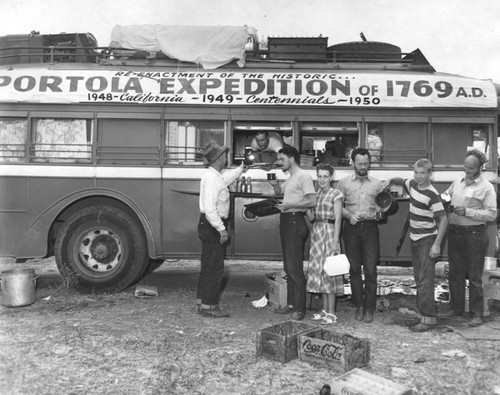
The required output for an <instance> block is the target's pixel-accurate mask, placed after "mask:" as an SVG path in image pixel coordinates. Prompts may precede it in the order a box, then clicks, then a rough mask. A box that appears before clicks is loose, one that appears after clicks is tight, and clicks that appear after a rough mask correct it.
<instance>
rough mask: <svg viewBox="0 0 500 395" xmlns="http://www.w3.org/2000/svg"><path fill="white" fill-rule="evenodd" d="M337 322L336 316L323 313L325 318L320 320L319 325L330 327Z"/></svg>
mask: <svg viewBox="0 0 500 395" xmlns="http://www.w3.org/2000/svg"><path fill="white" fill-rule="evenodd" d="M336 322H337V316H336V315H335V314H332V313H325V316H324V317H323V319H322V320H321V322H320V324H321V325H332V324H335V323H336Z"/></svg>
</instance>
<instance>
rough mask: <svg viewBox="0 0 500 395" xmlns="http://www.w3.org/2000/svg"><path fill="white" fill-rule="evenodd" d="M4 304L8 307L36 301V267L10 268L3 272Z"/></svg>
mask: <svg viewBox="0 0 500 395" xmlns="http://www.w3.org/2000/svg"><path fill="white" fill-rule="evenodd" d="M1 280H2V304H3V305H4V306H7V307H20V306H28V305H30V304H33V303H35V285H36V277H35V269H10V270H6V271H4V272H2V273H1Z"/></svg>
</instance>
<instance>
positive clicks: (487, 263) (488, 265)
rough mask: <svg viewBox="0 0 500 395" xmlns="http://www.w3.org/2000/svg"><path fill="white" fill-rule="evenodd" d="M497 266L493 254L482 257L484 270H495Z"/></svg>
mask: <svg viewBox="0 0 500 395" xmlns="http://www.w3.org/2000/svg"><path fill="white" fill-rule="evenodd" d="M496 268H497V258H495V257H494V256H485V257H484V270H496Z"/></svg>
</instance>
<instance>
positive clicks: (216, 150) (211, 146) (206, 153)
mask: <svg viewBox="0 0 500 395" xmlns="http://www.w3.org/2000/svg"><path fill="white" fill-rule="evenodd" d="M228 151H229V148H228V147H227V146H226V145H223V146H220V145H219V144H217V143H216V142H215V141H211V142H209V143H208V144H207V146H206V147H205V149H204V150H203V164H204V165H205V166H206V165H209V164H211V163H214V162H215V161H216V160H217V159H219V157H220V156H221V155H222V154H225V153H226V152H228Z"/></svg>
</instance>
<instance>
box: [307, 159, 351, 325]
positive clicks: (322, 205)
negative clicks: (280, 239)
mask: <svg viewBox="0 0 500 395" xmlns="http://www.w3.org/2000/svg"><path fill="white" fill-rule="evenodd" d="M333 171H334V169H333V166H332V165H329V164H325V163H320V164H318V166H317V167H316V174H317V179H318V190H317V191H316V198H317V202H318V203H317V206H316V208H314V209H311V210H310V211H309V212H308V216H309V219H310V220H311V222H312V223H313V226H312V233H311V246H310V249H309V262H308V264H307V267H306V275H307V292H310V293H318V294H322V298H323V312H322V313H323V315H321V314H315V315H314V319H317V320H321V321H322V322H321V323H322V324H333V323H334V322H335V321H336V320H337V317H336V316H335V295H336V294H339V295H341V294H343V293H344V281H343V276H335V277H329V276H328V275H327V274H326V273H325V271H324V270H323V264H324V262H325V259H326V257H327V256H330V255H337V254H340V225H341V218H342V199H343V196H344V195H343V194H342V192H340V191H339V190H337V189H334V188H332V186H331V182H332V180H333Z"/></svg>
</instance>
